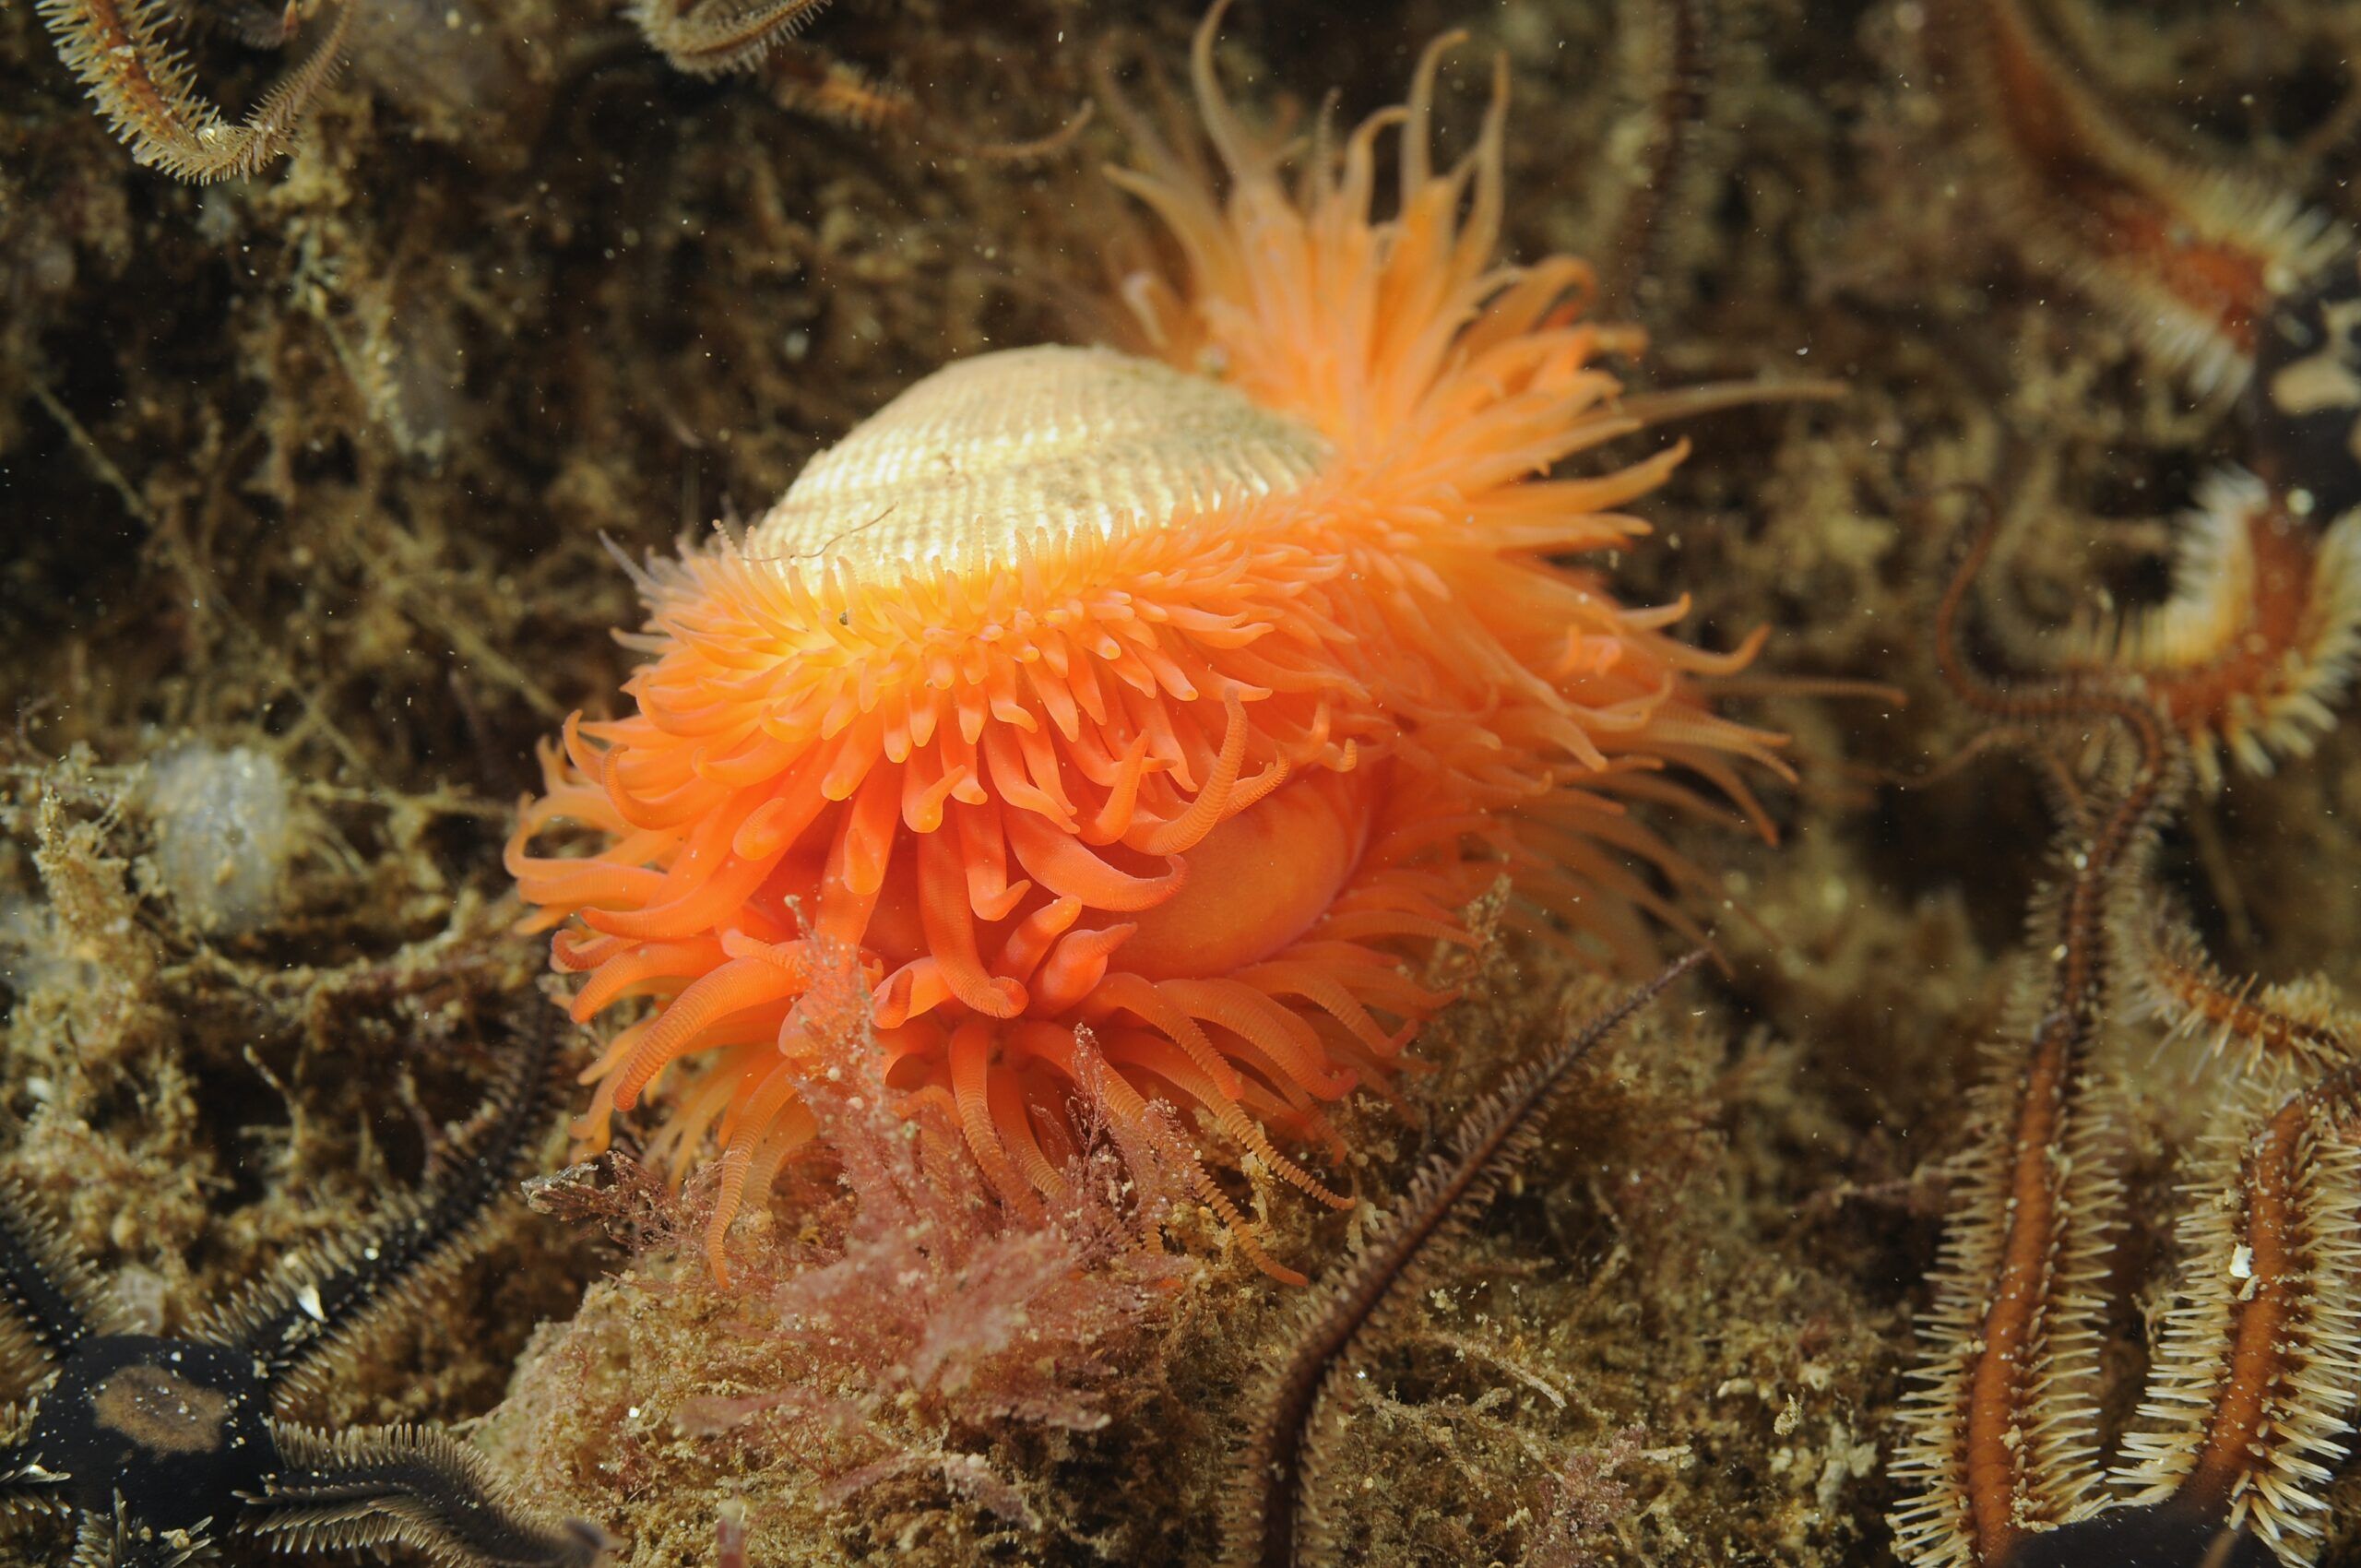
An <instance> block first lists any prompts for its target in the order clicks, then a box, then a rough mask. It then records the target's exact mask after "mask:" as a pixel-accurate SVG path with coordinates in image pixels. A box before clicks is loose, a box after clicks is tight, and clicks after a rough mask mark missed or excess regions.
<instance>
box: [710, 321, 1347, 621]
mask: <svg viewBox="0 0 2361 1568" xmlns="http://www.w3.org/2000/svg"><path fill="white" fill-rule="evenodd" d="M1327 453H1328V446H1327V443H1326V442H1325V441H1324V440H1323V438H1322V437H1321V436H1320V435H1319V434H1316V433H1315V432H1313V431H1312V430H1311V428H1309V427H1308V426H1306V425H1303V424H1301V423H1299V422H1297V421H1294V420H1292V419H1288V418H1287V417H1285V416H1283V415H1280V414H1275V413H1272V412H1270V411H1269V410H1264V409H1262V408H1258V407H1257V406H1256V405H1255V404H1253V403H1252V402H1251V401H1249V400H1248V399H1247V398H1245V397H1243V396H1241V395H1240V394H1239V393H1237V392H1234V391H1232V390H1231V389H1230V388H1228V387H1227V386H1222V385H1220V384H1219V383H1218V382H1215V381H1210V380H1207V379H1205V378H1204V377H1202V376H1195V375H1188V374H1182V373H1181V372H1179V371H1175V370H1172V369H1170V368H1169V367H1167V366H1165V365H1161V364H1158V363H1157V362H1154V361H1151V360H1141V359H1134V358H1132V357H1131V356H1129V355H1125V354H1119V353H1116V352H1113V351H1112V350H1106V349H1074V348H1063V347H1045V348H1035V349H1012V350H1005V351H1003V352H1000V353H992V354H982V355H979V356H977V357H976V358H974V359H970V360H962V361H959V362H955V363H954V364H951V365H948V366H946V367H945V368H943V369H942V370H940V371H937V372H936V373H935V374H932V375H930V376H928V377H927V378H926V379H925V380H923V381H921V382H919V384H918V385H916V386H912V387H911V388H909V390H908V391H906V392H904V393H903V394H902V395H901V396H900V397H898V398H895V399H894V400H893V401H892V402H890V403H888V404H886V405H885V407H884V408H883V409H881V410H878V411H877V413H876V414H875V415H874V416H872V418H870V419H869V420H867V421H866V422H863V423H862V424H861V425H860V427H859V428H857V429H856V430H854V431H853V433H852V434H850V435H848V436H847V437H845V439H844V440H843V441H841V442H839V443H837V444H836V445H835V446H833V447H831V448H830V449H829V450H827V451H826V452H824V453H822V454H821V455H820V456H819V457H815V458H814V459H813V461H812V463H811V465H810V466H809V467H807V468H806V469H804V470H803V473H802V475H801V477H800V478H798V479H797V480H796V481H795V483H794V485H793V486H792V487H791V488H789V491H788V493H787V494H786V495H785V496H783V497H782V498H781V499H780V500H779V503H778V504H777V505H775V506H773V507H772V508H771V509H770V510H769V511H768V512H767V513H765V514H764V516H763V517H762V519H761V521H759V522H758V523H756V524H755V526H754V530H753V535H752V536H751V537H750V539H749V540H748V545H749V553H751V554H753V555H756V556H758V557H759V556H770V557H774V558H782V559H791V560H797V561H803V562H808V563H811V564H814V565H816V564H821V563H823V562H826V561H831V560H834V561H840V562H842V563H843V564H845V565H846V566H847V567H848V569H849V571H850V572H851V574H852V576H853V577H854V579H855V580H857V581H865V582H872V583H876V582H891V581H894V580H896V579H897V578H898V577H899V576H901V575H902V574H903V573H905V572H907V571H910V570H913V569H916V570H919V571H920V572H928V573H931V572H938V571H939V572H948V573H953V574H957V575H967V574H972V573H978V572H988V571H991V570H994V569H996V568H999V567H1002V566H1005V565H1007V564H1010V562H1011V561H1012V560H1013V559H1014V549H1013V545H1014V540H1015V539H1016V538H1017V537H1019V535H1020V534H1024V535H1039V534H1043V533H1046V534H1048V535H1050V537H1052V538H1053V539H1055V540H1060V541H1075V540H1082V541H1095V540H1105V539H1108V538H1109V537H1111V536H1112V535H1113V534H1114V532H1115V531H1116V530H1117V529H1118V528H1119V527H1121V526H1124V525H1127V524H1135V525H1145V526H1150V527H1153V526H1155V525H1157V524H1158V523H1161V522H1163V521H1165V520H1167V519H1169V518H1171V517H1176V516H1180V515H1183V514H1187V513H1193V512H1199V511H1204V510H1206V509H1208V508H1211V507H1215V506H1219V505H1227V504H1231V503H1235V502H1239V501H1244V500H1250V499H1252V498H1254V497H1257V496H1263V495H1271V494H1278V493H1286V492H1288V491H1291V490H1294V489H1295V488H1297V487H1298V486H1299V485H1301V484H1302V483H1303V482H1304V481H1306V480H1308V479H1310V478H1311V476H1312V475H1313V474H1314V473H1315V472H1316V471H1318V469H1319V467H1320V465H1321V463H1322V462H1323V460H1324V459H1325V457H1327Z"/></svg>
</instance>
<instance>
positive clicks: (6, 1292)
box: [0, 1180, 123, 1365]
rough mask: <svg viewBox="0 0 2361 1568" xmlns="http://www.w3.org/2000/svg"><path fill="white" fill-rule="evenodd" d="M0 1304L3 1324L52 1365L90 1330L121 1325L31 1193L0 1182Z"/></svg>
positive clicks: (102, 1330) (16, 1184)
mask: <svg viewBox="0 0 2361 1568" xmlns="http://www.w3.org/2000/svg"><path fill="white" fill-rule="evenodd" d="M0 1307H5V1308H6V1312H7V1318H8V1324H9V1326H10V1327H12V1328H14V1329H15V1330H16V1331H17V1332H18V1334H19V1335H21V1336H23V1337H24V1338H25V1339H26V1340H29V1341H30V1344H31V1347H32V1348H33V1350H34V1352H35V1353H36V1354H37V1355H38V1356H39V1357H40V1358H41V1359H42V1360H43V1361H44V1362H45V1363H47V1364H49V1365H54V1364H56V1362H57V1361H58V1360H59V1359H60V1358H62V1357H64V1356H65V1354H66V1353H67V1352H68V1351H70V1350H72V1349H73V1348H74V1347H75V1346H77V1345H78V1344H80V1343H81V1342H82V1340H83V1339H84V1338H86V1337H87V1336H89V1335H92V1334H107V1333H114V1332H117V1331H119V1330H120V1329H121V1328H122V1326H123V1325H122V1324H121V1323H120V1322H118V1321H117V1318H118V1314H117V1313H116V1312H115V1310H114V1308H113V1305H112V1304H111V1303H110V1302H109V1301H108V1299H107V1295H106V1292H105V1290H104V1289H101V1286H100V1284H99V1282H98V1279H97V1277H95V1276H93V1275H92V1274H91V1272H90V1269H89V1265H87V1264H85V1263H83V1262H82V1261H81V1260H80V1259H79V1258H77V1257H76V1256H75V1255H74V1254H73V1253H72V1252H70V1251H69V1250H68V1249H67V1248H66V1246H65V1238H64V1237H62V1236H61V1235H60V1234H59V1233H58V1229H57V1225H56V1222H55V1221H53V1220H52V1219H51V1218H49V1217H48V1216H47V1215H46V1214H44V1213H42V1209H41V1206H40V1204H39V1203H38V1202H37V1201H36V1200H35V1199H34V1197H33V1195H32V1194H31V1193H30V1192H29V1191H27V1190H26V1188H25V1187H24V1186H23V1185H22V1184H21V1183H19V1182H15V1181H13V1180H0Z"/></svg>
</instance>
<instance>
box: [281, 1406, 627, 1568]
mask: <svg viewBox="0 0 2361 1568" xmlns="http://www.w3.org/2000/svg"><path fill="white" fill-rule="evenodd" d="M272 1435H273V1436H274V1437H275V1438H276V1439H277V1440H278V1443H279V1454H280V1455H281V1458H282V1460H283V1462H284V1467H283V1468H281V1469H280V1470H279V1473H278V1474H276V1475H274V1476H272V1477H271V1478H270V1480H269V1481H268V1483H267V1486H266V1487H265V1489H264V1491H262V1493H261V1494H260V1495H258V1496H253V1497H248V1498H246V1499H245V1500H244V1501H245V1502H246V1503H247V1510H246V1512H245V1514H244V1515H243V1516H242V1517H241V1518H240V1520H239V1526H238V1527H239V1531H240V1533H241V1534H243V1535H247V1536H253V1537H257V1538H263V1539H267V1540H268V1541H269V1542H270V1543H271V1544H272V1545H273V1546H274V1547H277V1548H279V1549H280V1550H295V1551H309V1550H318V1549H323V1548H326V1549H337V1548H351V1547H367V1546H376V1545H381V1544H386V1543H392V1542H398V1543H400V1544H402V1545H405V1546H409V1547H414V1548H416V1549H417V1550H421V1551H422V1552H424V1553H425V1554H426V1555H427V1556H428V1557H430V1558H431V1559H433V1561H435V1562H445V1563H451V1564H469V1565H473V1564H481V1565H482V1568H591V1565H592V1564H594V1563H597V1562H599V1561H600V1560H601V1559H602V1558H603V1557H604V1556H605V1554H606V1553H607V1552H609V1551H610V1550H612V1548H613V1546H614V1544H615V1543H614V1542H613V1540H612V1539H611V1538H609V1537H608V1535H607V1533H606V1532H605V1531H604V1530H601V1529H600V1528H599V1526H596V1525H593V1524H591V1523H589V1522H588V1521H587V1520H583V1519H568V1520H566V1521H564V1523H562V1524H556V1525H550V1524H545V1523H543V1522H541V1521H540V1520H539V1519H537V1518H536V1517H534V1515H532V1514H531V1513H530V1511H528V1509H526V1508H525V1507H524V1506H522V1505H521V1504H520V1503H518V1501H517V1499H516V1497H515V1495H514V1493H513V1490H512V1489H511V1488H510V1487H508V1486H507V1485H505V1484H504V1482H502V1481H501V1480H500V1479H499V1478H498V1477H496V1476H494V1475H493V1474H492V1468H491V1467H490V1466H488V1465H487V1464H485V1462H484V1461H483V1459H482V1458H481V1456H480V1455H477V1454H476V1453H475V1451H474V1450H472V1449H470V1448H469V1447H468V1446H467V1445H466V1444H464V1443H460V1442H459V1441H458V1440H457V1438H455V1437H453V1436H451V1435H450V1434H449V1433H448V1432H445V1431H440V1430H438V1429H434V1428H427V1427H407V1426H395V1427H370V1428H360V1429H356V1430H354V1431H348V1432H344V1433H342V1434H340V1435H338V1436H334V1437H331V1436H329V1435H328V1434H327V1433H326V1432H322V1431H314V1430H313V1429H311V1428H308V1427H299V1426H293V1425H291V1424H288V1423H286V1422H274V1423H273V1425H272Z"/></svg>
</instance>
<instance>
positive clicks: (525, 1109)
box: [196, 1028, 556, 1394]
mask: <svg viewBox="0 0 2361 1568" xmlns="http://www.w3.org/2000/svg"><path fill="white" fill-rule="evenodd" d="M555 1055H556V1031H555V1030H554V1029H548V1028H536V1029H534V1030H533V1031H532V1034H531V1035H530V1037H529V1039H528V1044H527V1045H526V1047H525V1048H524V1049H522V1050H520V1051H518V1053H517V1056H516V1060H515V1062H514V1063H511V1065H510V1068H509V1071H508V1073H507V1075H506V1076H505V1077H504V1079H503V1080H502V1081H501V1083H500V1084H499V1085H498V1087H496V1088H495V1089H494V1090H493V1092H492V1095H491V1096H490V1099H489V1102H488V1106H487V1109H486V1111H485V1112H484V1114H483V1116H482V1117H481V1121H480V1131H479V1132H478V1133H477V1134H476V1135H475V1136H474V1137H473V1138H471V1139H469V1141H468V1143H467V1145H466V1146H464V1147H462V1148H461V1149H460V1150H459V1151H458V1152H457V1154H456V1155H455V1156H452V1157H449V1158H445V1159H443V1160H441V1161H440V1162H439V1170H435V1171H432V1172H430V1184H429V1186H428V1188H427V1190H426V1191H425V1193H424V1194H422V1195H421V1196H419V1197H416V1198H410V1199H405V1200H403V1201H402V1202H400V1203H399V1204H397V1206H395V1209H394V1212H393V1214H392V1215H391V1216H390V1217H389V1218H386V1219H385V1220H382V1221H380V1222H379V1223H378V1224H377V1225H375V1226H374V1227H373V1228H371V1229H367V1230H365V1231H363V1232H362V1234H361V1235H359V1236H358V1237H355V1238H352V1239H350V1240H344V1241H335V1242H331V1243H329V1244H326V1245H325V1246H322V1247H320V1248H318V1249H315V1250H314V1253H313V1254H312V1255H310V1256H308V1257H304V1258H301V1259H298V1260H297V1261H296V1263H295V1265H293V1266H292V1267H291V1268H290V1269H289V1270H288V1272H287V1274H286V1277H283V1278H281V1279H279V1280H278V1281H275V1282H273V1283H272V1284H269V1285H267V1286H265V1287H262V1288H260V1289H256V1290H254V1291H251V1292H249V1293H247V1294H246V1295H244V1296H243V1297H241V1298H239V1299H238V1300H236V1301H232V1302H231V1303H230V1304H229V1305H228V1306H225V1307H224V1308H222V1309H221V1310H220V1311H219V1312H217V1313H214V1314H213V1315H212V1316H211V1317H210V1318H208V1320H207V1321H206V1322H205V1323H204V1324H201V1325H200V1326H199V1328H198V1330H197V1335H196V1337H198V1338H201V1339H208V1340H211V1341H214V1342H216V1343H219V1344H225V1345H233V1346H236V1347H238V1348H242V1349H247V1350H251V1351H253V1352H254V1353H255V1357H256V1358H257V1360H259V1362H260V1363H261V1365H262V1367H263V1369H264V1371H263V1380H264V1382H265V1383H266V1384H267V1385H268V1387H269V1388H270V1389H271V1390H272V1391H273V1392H274V1393H275V1394H284V1393H286V1392H288V1391H289V1390H290V1389H291V1386H292V1385H294V1384H299V1383H301V1382H302V1381H303V1379H305V1378H306V1377H307V1376H308V1375H309V1374H311V1373H312V1372H314V1371H315V1370H316V1369H317V1367H318V1366H319V1364H320V1362H321V1361H322V1360H324V1359H325V1358H326V1356H327V1355H328V1354H329V1353H330V1352H331V1351H333V1350H334V1349H335V1348H337V1347H338V1346H339V1345H341V1344H342V1343H343V1342H344V1341H345V1340H346V1339H348V1338H349V1337H350V1336H352V1335H353V1334H354V1333H356V1332H358V1331H359V1329H360V1328H361V1327H362V1325H363V1324H365V1323H367V1322H368V1320H369V1319H370V1318H371V1317H373V1316H374V1315H375V1314H376V1313H379V1312H381V1311H383V1310H384V1309H385V1308H386V1307H387V1306H389V1305H391V1304H392V1303H394V1302H396V1301H400V1300H401V1299H402V1298H403V1297H404V1296H405V1295H407V1294H409V1292H412V1291H416V1290H418V1289H422V1288H423V1287H424V1286H425V1285H426V1284H428V1283H429V1282H431V1281H432V1280H433V1279H434V1278H436V1277H439V1276H441V1275H442V1274H444V1273H445V1272H446V1271H447V1270H449V1269H452V1268H456V1267H457V1265H459V1264H460V1263H461V1262H462V1261H463V1260H464V1259H465V1258H466V1257H467V1255H468V1254H469V1251H470V1250H471V1249H472V1247H473V1245H474V1243H475V1241H476V1238H477V1236H478V1234H479V1233H480V1232H481V1229H482V1222H483V1220H484V1218H485V1217H486V1216H487V1215H488V1214H489V1213H490V1211H491V1210H492V1206H493V1205H495V1204H496V1203H498V1202H499V1201H500V1199H501V1198H502V1197H504V1195H506V1194H507V1193H508V1192H509V1191H510V1189H511V1188H513V1187H514V1186H515V1185H516V1182H517V1181H518V1180H519V1179H520V1177H521V1176H522V1174H523V1170H524V1165H525V1162H526V1160H527V1158H528V1156H529V1155H530V1153H531V1151H532V1146H533V1143H534V1141H535V1139H536V1138H537V1137H538V1136H539V1135H540V1132H541V1130H542V1128H543V1127H544V1125H545V1124H546V1122H545V1116H544V1112H545V1111H546V1110H547V1109H548V1105H549V1101H550V1098H551V1090H552V1063H553V1061H554V1059H555Z"/></svg>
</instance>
